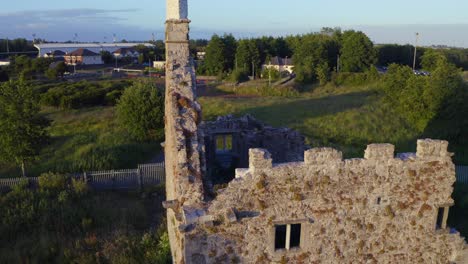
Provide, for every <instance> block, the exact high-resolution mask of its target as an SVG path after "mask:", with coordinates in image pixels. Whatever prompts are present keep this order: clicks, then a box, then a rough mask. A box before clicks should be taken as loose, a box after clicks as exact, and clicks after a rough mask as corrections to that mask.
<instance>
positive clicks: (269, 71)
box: [268, 59, 271, 87]
mask: <svg viewBox="0 0 468 264" xmlns="http://www.w3.org/2000/svg"><path fill="white" fill-rule="evenodd" d="M268 87H271V59H270V62H269V63H268Z"/></svg>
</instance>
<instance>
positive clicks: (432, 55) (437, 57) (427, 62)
mask: <svg viewBox="0 0 468 264" xmlns="http://www.w3.org/2000/svg"><path fill="white" fill-rule="evenodd" d="M446 63H448V60H447V57H445V55H444V54H443V53H442V52H439V51H437V50H433V49H429V50H427V51H426V52H425V53H424V55H423V56H422V58H421V66H422V68H423V69H424V70H427V71H430V72H431V71H434V70H435V69H436V68H437V67H438V66H439V65H440V64H446Z"/></svg>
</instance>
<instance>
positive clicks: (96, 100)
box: [41, 81, 130, 109]
mask: <svg viewBox="0 0 468 264" xmlns="http://www.w3.org/2000/svg"><path fill="white" fill-rule="evenodd" d="M129 84H130V83H129V82H127V81H124V82H97V83H92V82H87V81H81V82H78V83H75V84H68V83H60V84H58V85H55V86H53V87H48V89H47V91H46V92H45V93H43V94H42V95H41V104H42V105H45V106H53V107H59V108H62V109H79V108H84V107H90V106H100V105H115V104H116V102H117V99H118V98H119V97H120V96H121V94H122V92H123V90H124V89H125V88H126V87H127V86H128V85H129Z"/></svg>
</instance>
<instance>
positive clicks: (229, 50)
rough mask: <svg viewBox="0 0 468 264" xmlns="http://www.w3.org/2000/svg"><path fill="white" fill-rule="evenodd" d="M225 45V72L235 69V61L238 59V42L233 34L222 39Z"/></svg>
mask: <svg viewBox="0 0 468 264" xmlns="http://www.w3.org/2000/svg"><path fill="white" fill-rule="evenodd" d="M221 39H222V41H223V43H224V58H225V64H224V71H231V70H232V69H234V61H235V58H236V49H237V40H236V39H235V38H234V36H233V35H232V34H225V35H224V36H223V37H222V38H221Z"/></svg>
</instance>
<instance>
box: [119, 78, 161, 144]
mask: <svg viewBox="0 0 468 264" xmlns="http://www.w3.org/2000/svg"><path fill="white" fill-rule="evenodd" d="M117 118H118V120H119V122H120V124H121V125H122V126H123V127H124V128H126V130H127V131H128V132H129V134H130V135H131V136H133V137H134V138H135V139H137V140H141V141H145V140H162V139H163V137H164V96H163V94H162V93H161V91H159V90H158V88H157V87H156V85H155V84H154V83H152V82H149V81H147V82H145V81H140V82H136V83H134V84H133V85H132V86H131V87H129V88H127V89H126V90H125V91H124V93H123V95H122V97H121V98H120V99H119V101H118V103H117Z"/></svg>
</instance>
